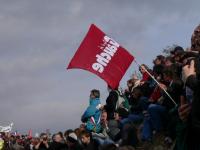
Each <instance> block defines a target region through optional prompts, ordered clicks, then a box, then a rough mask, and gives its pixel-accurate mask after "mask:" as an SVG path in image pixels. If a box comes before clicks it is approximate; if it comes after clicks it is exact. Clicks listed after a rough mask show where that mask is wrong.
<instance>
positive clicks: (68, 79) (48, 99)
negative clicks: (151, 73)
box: [0, 0, 200, 133]
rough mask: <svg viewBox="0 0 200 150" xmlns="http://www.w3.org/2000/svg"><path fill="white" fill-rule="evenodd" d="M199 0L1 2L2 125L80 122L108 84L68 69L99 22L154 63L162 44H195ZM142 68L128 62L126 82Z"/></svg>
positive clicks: (36, 127)
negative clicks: (93, 94)
mask: <svg viewBox="0 0 200 150" xmlns="http://www.w3.org/2000/svg"><path fill="white" fill-rule="evenodd" d="M199 6H200V1H199V0H190V1H186V0H185V1H184V0H166V1H163V0H146V1H145V0H110V1H108V0H71V1H70V0H15V1H7V0H0V125H7V124H9V123H10V122H14V129H13V130H18V131H19V132H23V133H25V132H27V131H28V130H29V129H32V130H33V132H34V133H36V132H42V131H45V130H46V129H50V131H51V132H57V131H65V130H66V129H69V128H72V129H74V128H76V127H78V126H79V124H80V123H81V122H80V117H81V115H82V113H83V112H84V110H85V109H86V107H87V106H88V99H89V92H90V90H91V89H93V88H97V89H100V91H101V94H102V103H105V98H106V96H107V94H108V92H107V89H106V83H105V82H104V81H103V80H102V79H100V78H98V77H97V76H95V75H93V74H91V73H89V72H86V71H82V70H76V69H73V70H66V66H67V65H68V63H69V61H70V60H71V58H72V57H73V55H74V53H75V52H76V50H77V48H78V47H79V45H80V43H81V41H82V39H83V38H84V36H85V34H86V33H87V31H88V29H89V26H90V25H91V24H92V23H94V24H96V25H97V26H98V27H99V28H101V30H103V31H104V32H105V33H107V34H108V35H109V36H110V37H112V38H113V39H115V40H116V41H117V42H118V43H120V44H121V45H122V46H123V47H124V48H126V49H127V50H128V51H129V52H130V53H132V54H133V55H134V56H135V57H136V59H137V60H138V61H139V62H140V63H146V64H148V65H149V66H152V60H153V59H154V58H155V57H156V55H158V54H161V53H162V49H163V48H165V47H167V46H170V45H173V44H177V45H180V46H182V47H183V48H186V47H190V38H191V34H192V32H193V30H194V28H195V27H196V26H197V25H198V24H199V23H200V9H199ZM134 70H137V68H136V67H135V65H134V64H133V63H132V65H131V66H130V67H129V69H128V71H127V73H126V75H125V76H124V77H123V79H122V81H121V85H125V82H126V80H128V79H129V77H130V75H131V74H132V73H133V72H134Z"/></svg>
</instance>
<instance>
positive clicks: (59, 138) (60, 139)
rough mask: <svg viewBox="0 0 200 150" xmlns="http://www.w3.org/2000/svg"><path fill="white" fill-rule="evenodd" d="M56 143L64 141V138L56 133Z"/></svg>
mask: <svg viewBox="0 0 200 150" xmlns="http://www.w3.org/2000/svg"><path fill="white" fill-rule="evenodd" d="M54 141H55V142H58V143H61V142H62V141H63V138H62V136H61V135H60V134H59V133H56V134H55V135H54Z"/></svg>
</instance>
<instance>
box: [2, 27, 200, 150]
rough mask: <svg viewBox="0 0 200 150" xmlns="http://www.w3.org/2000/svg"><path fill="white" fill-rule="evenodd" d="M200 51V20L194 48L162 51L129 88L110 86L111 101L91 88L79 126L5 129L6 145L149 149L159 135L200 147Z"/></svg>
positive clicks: (177, 146) (169, 145)
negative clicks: (29, 131)
mask: <svg viewBox="0 0 200 150" xmlns="http://www.w3.org/2000/svg"><path fill="white" fill-rule="evenodd" d="M199 52H200V25H199V26H197V27H196V29H195V30H194V33H193V34H192V38H191V48H190V49H189V50H187V51H186V50H184V49H183V48H182V47H181V46H176V47H174V49H173V50H172V51H170V53H169V54H168V55H165V56H164V55H158V56H156V58H155V59H154V60H153V64H154V65H153V68H152V69H150V68H149V67H148V65H146V64H142V65H140V66H139V71H140V73H141V75H142V76H141V78H139V77H138V76H137V75H136V74H134V75H133V76H132V77H131V78H130V79H129V80H128V81H127V88H126V89H125V90H120V89H118V88H116V89H112V88H111V87H110V86H109V85H108V90H109V95H108V97H107V99H106V103H105V104H102V103H101V97H100V96H101V95H100V91H99V90H98V89H93V90H91V91H90V97H89V106H88V107H87V109H86V110H85V112H84V113H83V115H82V117H81V121H82V122H83V123H82V124H81V125H80V127H79V128H76V129H73V130H72V129H69V130H67V131H65V132H64V133H62V132H58V133H56V134H54V135H52V136H49V135H48V134H46V133H41V135H40V136H39V137H29V136H14V135H11V134H9V133H1V136H0V149H10V150H23V149H25V150H37V149H38V150H43V149H50V150H134V149H147V150H148V149H153V147H152V145H153V144H154V143H155V138H156V137H157V138H159V140H162V142H163V149H174V150H200V143H199V139H198V137H199V135H200V110H199V109H198V107H200V99H199V97H200V95H199V94H200V56H199ZM161 137H162V138H161Z"/></svg>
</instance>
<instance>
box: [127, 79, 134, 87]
mask: <svg viewBox="0 0 200 150" xmlns="http://www.w3.org/2000/svg"><path fill="white" fill-rule="evenodd" d="M133 86H134V80H133V79H129V80H128V81H127V87H128V88H131V87H133Z"/></svg>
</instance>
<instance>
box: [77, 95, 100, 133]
mask: <svg viewBox="0 0 200 150" xmlns="http://www.w3.org/2000/svg"><path fill="white" fill-rule="evenodd" d="M99 104H101V102H100V99H99V98H95V99H90V105H89V106H88V107H87V109H86V110H85V112H84V114H83V115H82V117H81V120H82V122H86V129H87V130H89V131H93V132H97V133H98V132H100V130H101V125H100V117H101V111H100V110H99V109H97V108H96V107H97V105H99ZM92 118H93V119H92Z"/></svg>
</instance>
